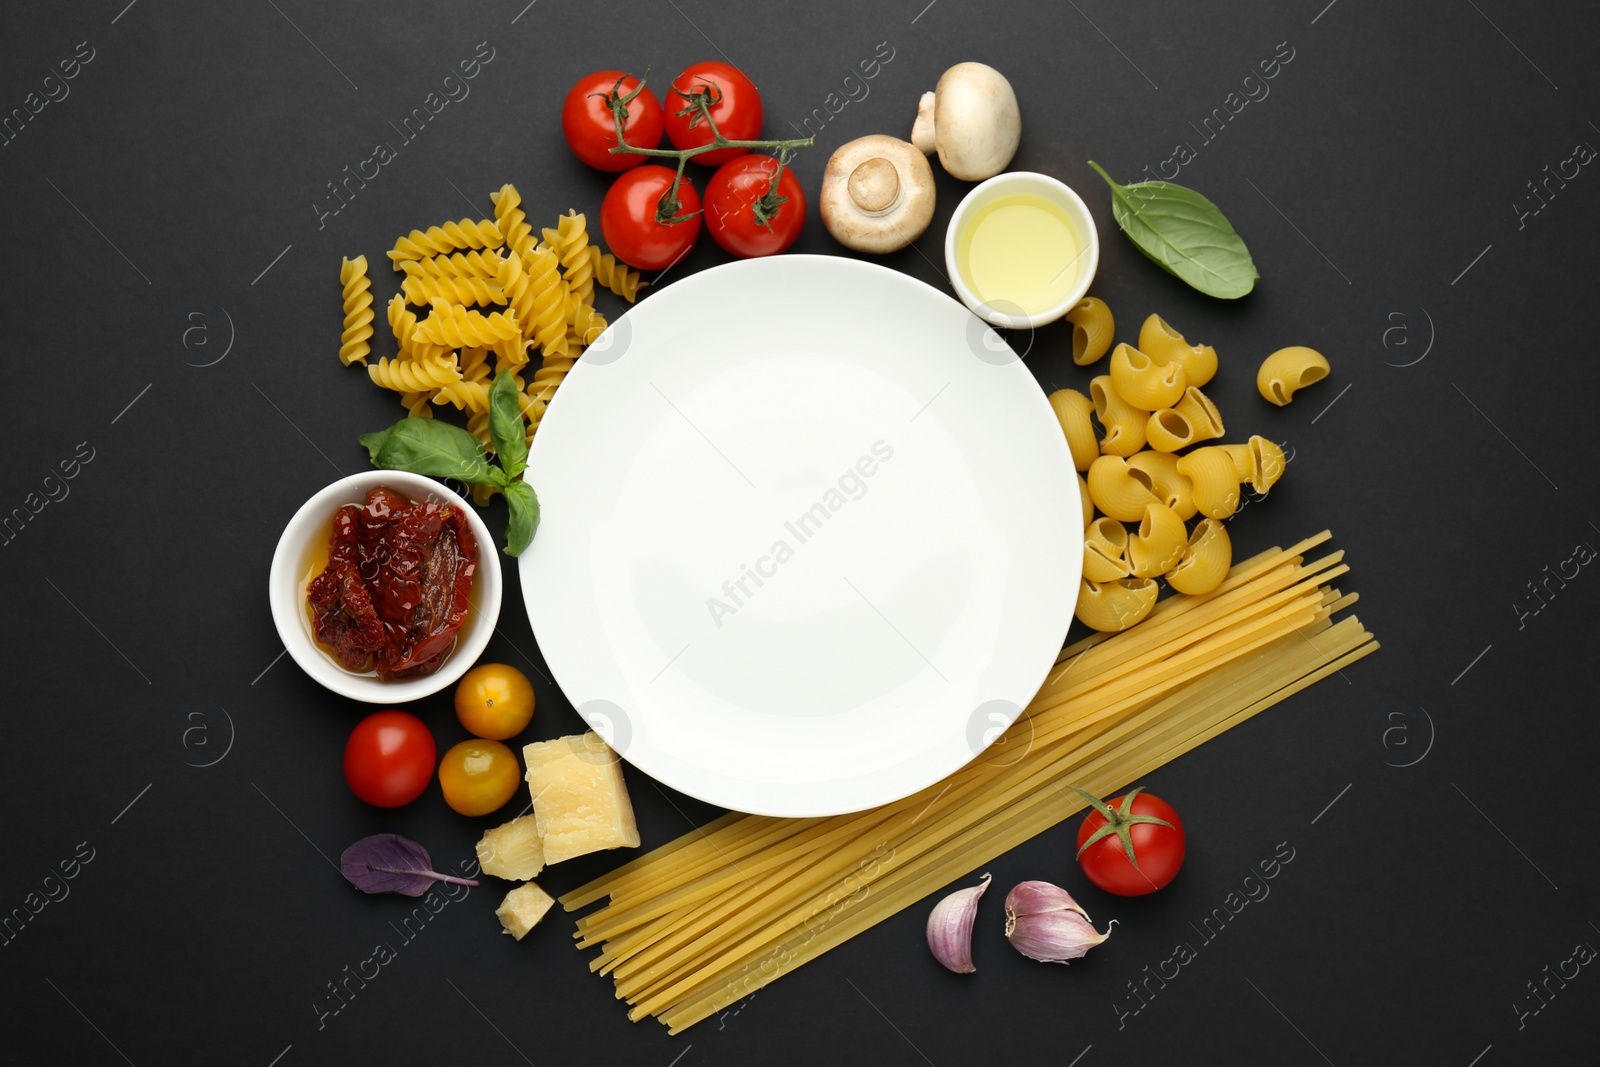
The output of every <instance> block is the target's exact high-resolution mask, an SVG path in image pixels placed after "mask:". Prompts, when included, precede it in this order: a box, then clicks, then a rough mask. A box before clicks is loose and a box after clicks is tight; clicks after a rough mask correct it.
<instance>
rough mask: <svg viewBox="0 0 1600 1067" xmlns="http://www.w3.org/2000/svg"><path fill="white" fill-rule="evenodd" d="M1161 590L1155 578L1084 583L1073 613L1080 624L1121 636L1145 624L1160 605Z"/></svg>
mask: <svg viewBox="0 0 1600 1067" xmlns="http://www.w3.org/2000/svg"><path fill="white" fill-rule="evenodd" d="M1159 591H1160V590H1159V589H1158V588H1157V586H1156V583H1155V580H1154V579H1152V578H1119V579H1117V580H1116V581H1112V582H1087V581H1086V582H1084V583H1083V585H1082V586H1081V587H1080V588H1079V591H1078V606H1077V609H1076V610H1075V611H1074V612H1073V614H1074V615H1076V616H1077V617H1078V621H1079V622H1081V623H1083V624H1084V625H1085V626H1087V627H1089V629H1091V630H1099V631H1100V632H1101V633H1118V632H1120V631H1122V630H1126V629H1127V628H1128V627H1130V626H1132V625H1134V624H1135V623H1138V622H1142V621H1143V620H1144V617H1145V616H1146V615H1148V614H1150V610H1151V609H1152V608H1154V607H1155V606H1156V594H1157V593H1158V592H1159Z"/></svg>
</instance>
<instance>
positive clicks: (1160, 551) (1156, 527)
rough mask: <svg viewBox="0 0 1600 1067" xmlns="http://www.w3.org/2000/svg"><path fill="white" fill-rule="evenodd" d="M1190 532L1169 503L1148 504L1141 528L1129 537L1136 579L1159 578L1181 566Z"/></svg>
mask: <svg viewBox="0 0 1600 1067" xmlns="http://www.w3.org/2000/svg"><path fill="white" fill-rule="evenodd" d="M1188 543H1189V531H1188V530H1186V529H1185V528H1184V525H1183V520H1182V519H1180V518H1178V513H1177V512H1175V511H1173V510H1172V509H1171V508H1169V507H1167V506H1166V505H1165V504H1147V505H1145V509H1144V518H1142V519H1141V520H1140V521H1139V528H1138V529H1137V530H1135V531H1134V533H1133V535H1132V536H1130V537H1129V538H1128V571H1129V573H1131V574H1132V575H1133V576H1134V577H1135V578H1159V577H1160V576H1161V575H1163V574H1165V573H1167V572H1168V571H1170V570H1171V569H1172V568H1173V567H1176V566H1177V565H1178V560H1179V559H1180V558H1182V556H1183V550H1184V548H1185V547H1186V546H1187V545H1188Z"/></svg>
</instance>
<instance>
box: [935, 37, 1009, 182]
mask: <svg viewBox="0 0 1600 1067" xmlns="http://www.w3.org/2000/svg"><path fill="white" fill-rule="evenodd" d="M1021 139H1022V113H1021V112H1020V111H1018V110H1017V94H1016V93H1015V92H1013V91H1012V89H1011V83H1010V82H1008V81H1006V77H1005V75H1004V74H1001V73H1000V72H999V71H998V70H995V69H994V68H993V67H991V66H987V65H986V64H983V63H957V64H956V65H955V66H953V67H951V68H950V69H949V70H947V71H945V72H944V75H943V76H942V77H940V79H939V85H938V87H937V88H935V90H934V91H933V92H931V93H923V94H922V100H921V102H920V103H919V104H918V105H917V121H916V123H915V125H913V126H912V128H911V143H912V144H914V145H916V146H917V148H919V149H921V150H922V151H923V152H925V153H927V154H929V155H932V154H933V153H934V151H938V153H939V162H940V163H942V164H944V169H945V170H947V171H949V172H950V174H951V176H952V177H956V178H960V179H961V180H962V181H969V182H977V181H982V180H983V179H985V178H992V177H994V176H995V175H996V174H999V173H1000V172H1001V171H1003V170H1005V169H1006V166H1007V165H1008V164H1009V163H1010V162H1011V157H1012V156H1014V155H1016V154H1017V142H1018V141H1020V140H1021Z"/></svg>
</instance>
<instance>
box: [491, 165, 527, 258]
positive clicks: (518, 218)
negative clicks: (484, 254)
mask: <svg viewBox="0 0 1600 1067" xmlns="http://www.w3.org/2000/svg"><path fill="white" fill-rule="evenodd" d="M489 200H490V202H491V203H493V204H494V221H495V224H496V225H497V226H499V227H500V232H501V234H503V235H504V236H505V239H506V248H507V249H509V250H510V251H511V253H512V254H513V255H517V256H522V255H526V254H527V253H528V252H530V251H532V249H533V227H532V226H530V225H528V216H527V213H526V212H524V211H523V210H522V194H521V193H519V192H517V187H516V186H515V185H512V184H511V183H510V182H507V183H506V184H505V185H502V186H501V187H500V189H499V190H498V191H497V192H493V193H490V194H489Z"/></svg>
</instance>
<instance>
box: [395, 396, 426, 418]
mask: <svg viewBox="0 0 1600 1067" xmlns="http://www.w3.org/2000/svg"><path fill="white" fill-rule="evenodd" d="M431 399H432V398H431V397H430V396H429V395H428V393H426V392H422V391H418V392H407V393H401V394H400V406H401V407H403V408H405V409H406V414H407V415H409V416H411V417H412V418H413V419H431V418H433V405H432V404H431V403H430V402H429V401H430V400H431Z"/></svg>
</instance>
